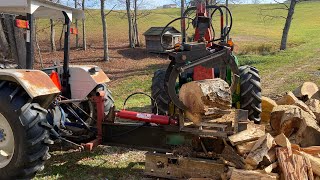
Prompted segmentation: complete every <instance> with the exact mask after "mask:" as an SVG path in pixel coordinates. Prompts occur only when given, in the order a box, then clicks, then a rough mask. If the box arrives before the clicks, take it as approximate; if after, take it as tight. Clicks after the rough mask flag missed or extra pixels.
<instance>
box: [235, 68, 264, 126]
mask: <svg viewBox="0 0 320 180" xmlns="http://www.w3.org/2000/svg"><path fill="white" fill-rule="evenodd" d="M239 70H240V91H241V100H240V104H241V109H244V110H248V113H249V114H248V116H249V119H250V120H252V121H254V122H255V123H260V120H261V115H260V114H261V111H262V109H261V98H262V95H261V84H260V76H259V71H258V69H257V68H255V67H252V66H241V67H240V68H239Z"/></svg>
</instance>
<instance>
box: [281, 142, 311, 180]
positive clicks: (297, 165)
mask: <svg viewBox="0 0 320 180" xmlns="http://www.w3.org/2000/svg"><path fill="white" fill-rule="evenodd" d="M276 154H277V158H278V163H279V167H280V169H281V172H282V174H283V176H284V179H285V180H297V179H306V180H307V179H309V180H310V179H311V180H313V174H312V169H311V164H310V161H309V159H307V158H305V157H303V156H301V155H297V154H292V153H291V154H290V153H289V150H288V148H285V147H280V148H277V149H276Z"/></svg>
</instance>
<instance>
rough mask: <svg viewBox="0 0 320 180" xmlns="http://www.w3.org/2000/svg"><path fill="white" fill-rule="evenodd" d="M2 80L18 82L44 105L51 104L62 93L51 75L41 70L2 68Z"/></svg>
mask: <svg viewBox="0 0 320 180" xmlns="http://www.w3.org/2000/svg"><path fill="white" fill-rule="evenodd" d="M0 80H4V81H11V82H16V83H17V84H19V85H20V86H21V87H22V88H23V89H24V90H25V91H26V92H27V93H28V95H29V96H30V97H31V98H32V99H37V101H38V103H39V104H40V105H41V106H42V107H47V106H49V104H50V103H51V102H52V101H53V99H54V98H55V97H56V96H57V95H58V94H59V93H60V90H59V89H58V88H57V87H56V86H55V84H54V83H53V82H52V81H51V79H50V78H49V76H48V75H47V74H46V73H44V72H42V71H39V70H23V69H1V70H0Z"/></svg>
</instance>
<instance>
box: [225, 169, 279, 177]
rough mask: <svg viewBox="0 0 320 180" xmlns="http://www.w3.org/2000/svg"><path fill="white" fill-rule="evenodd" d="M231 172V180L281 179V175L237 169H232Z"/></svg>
mask: <svg viewBox="0 0 320 180" xmlns="http://www.w3.org/2000/svg"><path fill="white" fill-rule="evenodd" d="M230 171H231V177H230V180H239V179H241V180H252V179H255V180H273V179H274V180H276V179H278V178H279V175H278V174H276V173H265V172H263V171H249V170H241V169H235V168H230Z"/></svg>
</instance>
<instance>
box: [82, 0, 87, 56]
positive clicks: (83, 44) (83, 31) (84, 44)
mask: <svg viewBox="0 0 320 180" xmlns="http://www.w3.org/2000/svg"><path fill="white" fill-rule="evenodd" d="M82 10H83V11H85V0H82ZM82 46H83V50H85V51H86V50H87V40H86V21H85V19H84V18H83V19H82Z"/></svg>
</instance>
